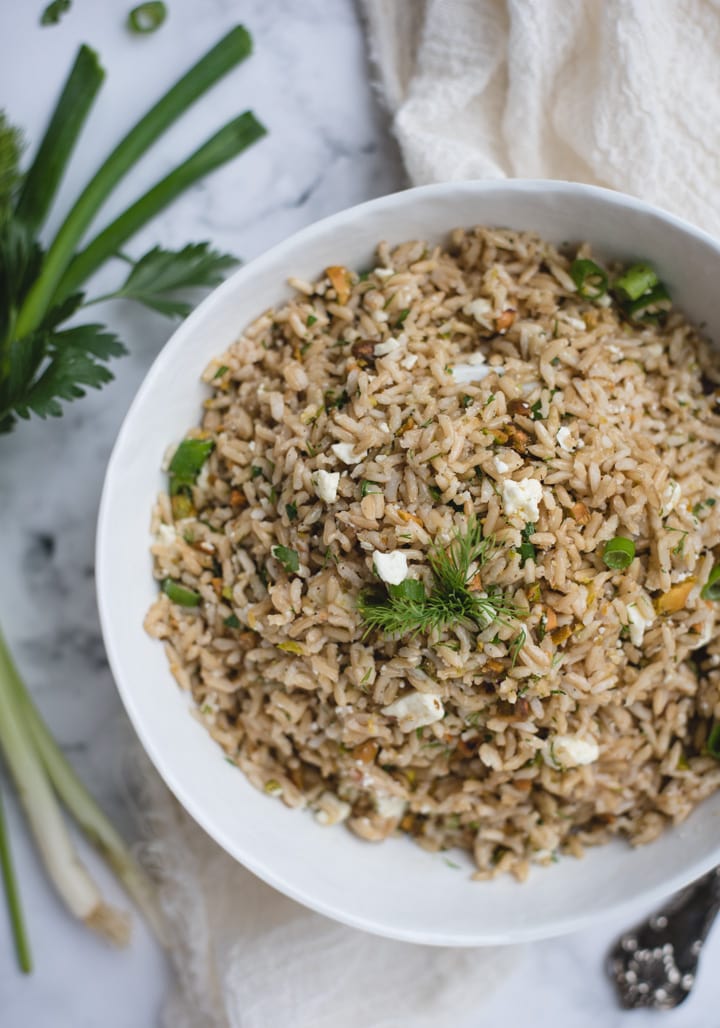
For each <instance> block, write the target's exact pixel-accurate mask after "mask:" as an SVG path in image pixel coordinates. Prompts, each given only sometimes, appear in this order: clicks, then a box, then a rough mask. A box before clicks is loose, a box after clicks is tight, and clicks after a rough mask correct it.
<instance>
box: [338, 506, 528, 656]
mask: <svg viewBox="0 0 720 1028" xmlns="http://www.w3.org/2000/svg"><path fill="white" fill-rule="evenodd" d="M495 549H496V543H495V540H494V539H493V537H492V536H484V535H483V530H482V525H480V523H479V522H478V521H477V519H476V518H474V517H473V518H470V519H469V520H468V523H467V526H466V528H465V530H464V531H458V533H457V534H456V536H455V538H454V539H453V541H452V542H451V543H450V545H449V546H447V547H442V546H439V545H434V546H433V547H432V549H431V550H430V553H429V555H428V563H429V565H430V571H431V572H432V578H433V583H432V588H431V590H430V592H428V591H427V590H426V588H425V585H424V583H423V582H420V581H418V579H414V578H407V579H405V581H404V582H401V583H400V585H389V586H388V587H387V589H383V590H382V591H381V590H380V589H379V588H374V589H370V590H367V591H366V592H364V593H363V594H362V595H361V596H360V600H359V603H358V609H359V611H360V616H361V617H362V619H363V621H364V622H365V625H366V632H365V634H366V635H367V634H368V633H369V632H371V631H372V630H373V629H379V630H380V631H382V632H384V634H385V635H387V636H390V637H393V638H400V637H402V636H405V635H413V636H415V635H418V634H420V633H428V634H430V633H433V632H435V633H439V632H441V631H442V630H443V629H444V628H447V627H448V626H449V625H453V624H462V625H465V626H466V627H467V626H474V627H476V628H478V629H479V630H480V631H482V630H483V629H485V628H487V627H488V625H491V624H492V623H493V622H499V623H500V624H507V623H508V622H509V621H511V620H512V619H513V618H516V617H518V616H519V615H520V614H521V613H522V612H521V611H520V610H519V609H518V608H517V607H515V606H514V604H512V603H510V602H509V601H508V600H507V599H506V597H505V594H504V593H503V591H502V589H501V588H500V587H499V586H489V587H487V588H485V589H482V590H473V589H471V588H470V586H471V583H472V581H473V579H474V577H475V574H476V572H477V571H478V570H479V569H480V568H481V567H482V566H483V565H484V564H486V563H487V561H488V559H489V558H490V556H491V554H492V553H493V551H494V550H495Z"/></svg>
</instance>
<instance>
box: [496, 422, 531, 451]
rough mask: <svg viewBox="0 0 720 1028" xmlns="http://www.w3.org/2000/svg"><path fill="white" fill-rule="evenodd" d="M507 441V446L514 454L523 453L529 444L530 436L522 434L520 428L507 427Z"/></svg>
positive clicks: (525, 433)
mask: <svg viewBox="0 0 720 1028" xmlns="http://www.w3.org/2000/svg"><path fill="white" fill-rule="evenodd" d="M496 438H497V437H496ZM507 441H508V446H511V447H512V448H513V450H515V452H516V453H525V452H526V451H527V448H528V443H529V442H530V436H529V435H528V434H527V432H523V430H522V429H521V428H518V427H517V425H508V427H507Z"/></svg>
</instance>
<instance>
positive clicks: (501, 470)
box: [493, 457, 510, 475]
mask: <svg viewBox="0 0 720 1028" xmlns="http://www.w3.org/2000/svg"><path fill="white" fill-rule="evenodd" d="M493 460H494V462H495V470H496V471H497V473H498V474H499V475H504V474H505V473H506V472H507V471H509V470H510V465H509V464H506V463H505V461H504V460H501V459H500V457H494V458H493Z"/></svg>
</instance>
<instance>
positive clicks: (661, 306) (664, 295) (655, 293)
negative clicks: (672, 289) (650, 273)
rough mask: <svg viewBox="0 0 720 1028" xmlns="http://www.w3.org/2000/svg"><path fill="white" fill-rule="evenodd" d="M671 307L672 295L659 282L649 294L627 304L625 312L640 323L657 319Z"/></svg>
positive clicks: (644, 294)
mask: <svg viewBox="0 0 720 1028" xmlns="http://www.w3.org/2000/svg"><path fill="white" fill-rule="evenodd" d="M670 306H671V300H670V293H668V291H667V289H666V288H665V286H664V285H663V284H662V282H659V283H658V284H657V285H656V286H653V288H652V289H650V290H649V291H648V292H647V293H643V295H642V296H640V297H639V298H638V299H637V300H633V301H632V302H631V303H629V304H627V306H626V307H625V310H626V311H627V313H628V314H629V315H630V317H631V318H635V320H636V321H640V320H642V319H643V318H652V317H655V316H656V315H658V314H661V313H662V312H663V311H667V310H669V309H670Z"/></svg>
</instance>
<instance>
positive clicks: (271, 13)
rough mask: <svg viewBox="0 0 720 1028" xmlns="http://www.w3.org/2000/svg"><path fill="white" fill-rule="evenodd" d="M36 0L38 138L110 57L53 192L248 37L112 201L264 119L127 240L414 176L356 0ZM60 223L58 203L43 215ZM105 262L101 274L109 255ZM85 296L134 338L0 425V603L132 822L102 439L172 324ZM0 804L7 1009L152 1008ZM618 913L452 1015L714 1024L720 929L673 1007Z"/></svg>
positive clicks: (156, 989)
mask: <svg viewBox="0 0 720 1028" xmlns="http://www.w3.org/2000/svg"><path fill="white" fill-rule="evenodd" d="M42 6H43V2H42V0H24V2H23V3H17V2H16V3H12V2H11V0H5V2H4V3H2V4H0V79H1V80H2V94H1V95H2V98H3V100H2V106H3V107H5V108H6V109H7V110H8V112H9V114H10V116H11V119H12V120H13V121H14V122H16V123H18V124H20V125H22V126H23V127H24V128H25V130H26V131H27V136H28V139H29V140H33V139H34V140H37V138H38V136H39V133H40V131H41V128H42V125H43V121H44V119H45V117H46V116H47V114H48V112H49V107H50V104H51V102H52V101H53V100H54V98H55V96H56V94H57V91H58V89H59V86H60V83H61V81H62V79H63V77H64V75H65V73H66V71H67V69H68V67H69V65H70V62H71V61H72V58H73V56H74V53H75V49H76V47H77V45H78V43H80V42H82V41H84V42H88V43H89V44H91V45H92V46H93V47H95V48H96V49H97V50H98V51H99V53H100V55H101V58H102V61H103V64H104V66H105V67H106V69H107V71H108V77H107V81H106V83H105V86H104V88H103V91H102V94H101V97H100V100H99V102H98V103H97V105H96V107H95V109H94V112H93V114H92V116H91V119H90V122H89V124H88V126H87V129H86V131H85V134H84V136H83V138H82V141H81V145H80V146H79V148H78V152H77V154H76V157H75V159H74V160H73V162H72V165H71V167H70V170H69V174H68V179H67V182H66V184H65V186H64V187H63V189H62V192H61V196H60V200H59V205H58V206H59V207H60V209H66V206H67V201H68V198H69V197H70V195H71V193H72V191H73V190H76V189H77V187H78V186H79V185H80V184H81V183H82V182H83V181H84V180H85V179H86V178H87V176H88V175H89V173H90V172H91V171H92V170H94V166H95V164H96V162H97V160H98V158H99V157H100V156H101V155H102V154H103V153H106V152H107V151H108V149H109V148H110V146H111V145H112V144H113V143H114V142H116V141H117V139H118V137H119V134H120V133H121V131H123V130H124V129H126V128H127V127H129V126H130V124H131V122H132V121H133V120H135V118H136V116H137V115H138V114H140V113H141V112H142V111H143V109H144V108H145V107H146V106H147V105H148V104H149V103H150V102H151V101H152V100H153V99H154V98H155V97H156V96H157V95H159V94H160V92H161V91H162V89H164V88H165V87H166V86H167V85H169V84H170V82H171V81H172V79H173V78H174V77H176V76H177V74H178V73H179V71H180V70H181V69H184V68H186V67H187V66H189V64H190V63H191V62H192V61H193V60H194V59H196V57H197V56H199V55H200V54H201V53H202V52H204V50H205V49H207V48H208V47H209V46H210V45H211V44H212V43H213V42H215V41H216V39H217V38H219V37H220V35H222V33H223V32H224V31H226V30H227V29H228V28H229V27H230V26H231V25H232V24H233V23H234V22H235V21H236V20H238V19H242V20H243V22H244V23H245V24H246V25H247V26H248V27H249V28H250V29H251V31H252V33H253V35H254V38H255V43H256V53H255V56H253V58H252V59H251V60H250V61H249V62H247V64H246V65H244V66H243V67H241V68H240V69H239V70H237V71H236V72H235V73H234V74H233V75H232V76H231V77H230V79H229V80H227V81H226V82H224V83H223V84H222V85H221V86H220V87H219V88H218V89H216V90H215V91H214V92H213V93H212V97H211V98H206V100H204V101H203V102H201V103H200V104H199V105H198V106H197V107H196V108H195V109H194V110H193V111H192V112H190V114H189V116H188V117H186V118H185V119H184V120H183V121H182V124H180V125H178V126H177V127H176V128H175V129H174V130H173V131H172V132H170V133H169V135H168V136H167V140H166V142H164V143H163V144H162V146H161V147H159V148H158V149H157V150H155V151H152V152H151V153H150V154H149V155H148V157H147V159H146V160H145V161H143V163H142V165H141V166H140V167H139V168H138V169H137V171H136V172H135V173H134V174H133V175H132V179H131V181H132V185H130V186H128V187H127V189H126V188H123V189H121V190H120V191H119V193H118V197H117V199H116V201H115V202H114V206H115V207H116V208H117V209H120V205H121V204H122V203H124V202H127V201H128V200H129V199H131V198H132V195H133V193H135V192H137V191H139V190H140V189H141V188H144V187H146V186H147V185H148V184H149V183H150V182H151V181H152V180H153V179H154V178H155V177H157V175H158V174H159V173H160V172H162V171H163V170H166V169H167V168H169V167H170V166H171V164H172V162H174V161H176V160H177V159H178V158H180V157H181V156H183V155H184V154H185V153H186V152H188V151H189V149H190V148H194V147H195V146H196V145H197V144H198V142H199V141H200V140H201V139H204V138H205V137H206V136H207V135H209V133H210V131H211V130H212V129H214V128H215V127H217V126H219V125H220V124H222V123H223V121H225V120H228V119H229V118H230V117H232V116H233V115H234V114H237V113H239V111H241V110H243V109H245V108H246V107H252V108H254V110H255V111H256V113H257V114H258V115H259V117H261V119H262V120H263V121H264V122H265V123H266V124H267V125H268V127H269V129H270V133H271V134H270V136H269V138H268V139H267V140H266V141H264V142H263V143H262V145H260V146H258V147H256V148H254V149H253V150H252V151H251V152H249V153H248V154H247V155H245V156H244V157H242V159H240V160H238V161H237V162H236V163H234V164H232V165H231V166H229V167H227V168H225V169H223V170H221V171H220V172H218V173H216V174H215V175H214V176H213V178H212V179H211V180H210V181H208V182H206V183H203V184H201V185H199V186H197V187H196V188H195V189H194V190H192V191H191V193H190V194H189V195H188V196H186V197H184V198H183V199H181V200H180V201H179V202H178V203H176V204H175V205H174V206H173V207H172V210H171V212H170V213H165V214H164V215H162V216H160V217H159V218H157V219H156V221H155V222H154V223H153V224H152V225H151V226H150V227H149V228H148V229H147V230H146V231H145V232H144V233H143V235H142V237H141V238H139V239H138V240H136V241H135V242H134V243H133V247H132V250H133V252H137V253H141V252H143V246H145V248H148V247H149V246H150V245H152V244H154V243H156V242H163V243H165V244H167V245H180V244H182V243H185V242H187V241H190V240H203V239H211V240H212V241H213V242H214V243H215V244H216V245H217V246H219V247H221V248H224V249H228V250H231V251H233V252H236V253H238V254H239V255H241V256H243V257H244V258H250V257H253V256H254V255H256V254H258V253H260V252H262V251H263V250H265V249H266V248H267V247H268V246H270V245H272V244H273V243H275V242H277V241H278V240H280V239H283V238H284V237H286V236H287V235H289V234H290V233H292V232H293V231H295V230H296V229H298V228H300V227H301V226H303V225H305V224H307V223H309V222H312V221H314V220H316V219H317V218H319V217H322V216H323V215H325V214H329V213H331V212H333V211H336V210H339V209H341V208H343V207H347V206H350V205H352V204H354V203H357V202H359V201H361V200H364V199H367V198H369V197H372V196H376V195H378V194H381V193H387V192H391V191H393V190H395V189H398V188H402V186H403V185H404V184H405V182H404V178H403V172H402V168H401V164H400V161H399V159H398V155H397V152H396V148H395V145H394V143H393V142H392V139H391V137H390V136H389V133H388V128H387V124H386V122H385V119H384V118H383V116H382V114H381V113H380V112H379V111H378V110H377V109H376V107H375V104H374V100H373V96H372V91H371V88H370V86H369V83H368V68H367V64H366V57H365V52H364V47H363V37H362V32H361V28H360V25H359V22H358V18H357V15H356V11H355V8H354V6H353V3H352V0H303V2H302V3H300V2H297V0H274V2H268V0H244V2H242V3H240V2H238V0H204V2H202V3H201V2H198V0H170V2H169V4H168V6H169V10H170V16H169V19H168V21H167V23H166V24H165V26H164V27H163V28H162V29H161V31H159V32H158V33H157V34H156V35H150V36H147V37H141V38H137V37H133V36H131V35H130V34H129V33H128V32H127V31H126V30H125V28H124V19H125V16H126V13H127V10H128V8H129V7H130V6H132V0H102V2H100V3H97V2H96V3H91V2H85V0H75V2H74V4H73V8H72V10H71V11H70V13H69V14H68V15H67V16H66V17H65V19H64V20H63V22H62V23H61V24H60V25H59V26H57V27H53V28H40V26H39V23H38V20H39V14H40V11H41V9H42ZM109 213H112V212H111V211H110V210H109ZM57 223H58V217H57V215H55V216H54V217H53V219H52V222H51V228H52V227H53V226H55V225H57ZM104 277H105V278H106V279H107V281H110V273H105V274H104ZM103 284H104V283H103V282H102V281H100V282H99V283H98V287H99V288H100V287H102V286H103ZM98 315H99V316H100V317H102V318H104V319H107V320H108V321H109V322H110V323H111V324H112V326H113V327H114V328H115V329H116V330H118V332H119V333H120V334H121V336H122V338H123V339H125V341H126V342H128V343H129V345H130V349H131V355H130V356H129V357H128V358H126V359H124V360H123V361H121V362H118V364H117V367H116V375H117V381H116V382H115V383H113V384H112V385H111V386H110V387H109V388H108V389H106V390H105V391H104V392H102V393H101V394H97V395H93V396H91V397H89V398H88V399H87V400H85V401H83V402H82V403H80V404H77V405H75V406H73V407H72V408H71V409H70V410H69V411H68V414H67V415H66V416H65V417H64V418H63V419H62V420H60V421H57V422H54V423H52V424H50V425H44V424H41V423H38V422H36V423H32V424H30V425H23V426H21V428H20V430H19V431H18V432H17V433H16V434H15V435H14V436H13V437H12V441H11V442H9V441H8V440H7V439H0V497H2V510H3V513H2V525H3V543H4V547H3V550H4V554H5V562H4V565H3V567H4V574H3V590H2V598H1V599H0V613H1V615H2V624H3V627H4V629H5V631H6V633H7V635H8V637H9V640H10V642H11V644H12V646H13V648H14V651H15V653H16V656H17V658H18V660H19V662H20V664H21V666H22V669H23V671H24V673H25V675H26V677H27V679H28V682H29V683H30V685H31V687H32V689H33V692H34V694H35V695H36V696H37V699H38V702H39V703H40V705H41V707H42V709H43V711H44V713H45V714H46V715H47V718H48V720H49V721H50V723H51V725H52V727H53V729H54V731H55V732H56V734H57V736H58V738H59V739H60V740H61V742H62V744H63V745H64V747H65V748H66V750H67V752H68V754H69V756H70V757H71V759H72V760H73V761H74V763H75V764H76V766H77V768H78V770H79V772H80V774H81V775H82V777H83V778H84V780H85V781H86V782H88V783H90V784H91V785H92V787H93V789H94V791H95V793H96V794H97V796H98V798H99V799H100V800H101V801H102V802H103V804H104V805H105V806H106V807H107V809H108V810H109V811H110V812H111V813H112V814H113V816H114V817H115V818H116V819H117V820H118V822H119V823H120V824H122V825H124V826H125V827H129V820H130V819H129V815H128V812H127V808H126V805H125V802H124V798H123V793H122V788H121V786H120V784H119V783H120V781H121V778H122V776H121V773H120V772H121V760H122V751H123V745H124V740H126V739H127V738H128V733H129V731H130V729H129V727H128V726H127V723H126V721H125V718H124V715H123V713H122V711H121V708H120V703H119V700H118V697H117V694H116V692H115V690H114V687H113V683H112V679H111V677H110V673H109V670H108V667H107V663H106V660H105V656H104V653H103V646H102V642H101V639H100V633H99V628H98V621H97V614H96V610H95V596H94V588H93V544H94V527H95V517H96V510H97V504H98V498H99V493H100V488H101V484H102V478H103V473H104V468H105V463H106V461H107V458H108V455H109V452H110V448H111V446H112V442H113V439H114V437H115V434H116V432H117V430H118V428H119V425H120V422H121V420H122V417H123V415H124V412H125V410H126V409H127V407H128V405H129V403H130V400H131V398H132V396H133V394H134V392H135V390H136V389H137V387H138V385H139V383H140V381H141V379H142V377H143V375H144V373H145V371H146V369H147V367H148V365H149V364H150V362H151V360H152V359H153V357H154V356H155V354H156V353H157V351H158V349H159V347H160V346H161V345H162V343H163V342H164V340H165V339H166V337H167V335H168V334H169V328H168V325H167V323H166V322H164V321H163V320H162V319H161V318H159V317H154V316H153V315H150V314H148V313H147V312H143V311H138V310H134V309H130V308H125V307H123V306H121V305H115V306H113V307H112V308H108V309H103V308H98ZM9 816H10V820H11V828H12V834H13V838H14V844H15V845H14V849H15V854H16V858H17V862H18V865H19V870H20V877H21V886H22V894H23V898H24V902H25V907H26V912H27V918H28V922H29V927H30V931H31V934H32V942H33V948H34V952H35V962H36V971H35V973H34V975H33V976H32V977H31V978H24V977H22V976H21V975H20V974H19V973H17V972H16V970H15V965H14V961H13V958H12V953H11V949H10V938H9V934H8V930H7V925H6V918H5V916H4V910H2V909H0V1024H1V1025H2V1028H95V1026H98V1025H103V1028H128V1026H132V1028H150V1026H154V1025H156V1024H158V1018H159V1011H160V1006H161V1002H162V997H163V993H164V990H165V987H166V983H167V982H168V980H169V975H170V971H169V969H168V967H167V965H166V962H165V959H164V957H163V956H162V954H161V953H160V952H159V951H158V949H157V948H156V947H155V945H154V943H153V942H152V940H151V939H150V938H149V937H148V935H147V934H146V932H145V931H144V930H143V928H142V926H139V927H138V929H137V931H136V934H135V937H134V940H133V943H132V945H131V947H130V948H129V949H128V950H127V951H124V952H122V953H116V952H112V951H110V950H108V949H106V948H105V947H104V946H103V945H102V944H101V943H100V942H98V941H96V939H95V938H94V937H92V936H90V935H89V934H88V933H87V932H86V931H85V930H84V929H81V928H79V927H78V926H76V925H75V924H74V923H73V922H72V921H71V920H70V919H69V918H68V917H67V916H66V914H65V913H64V911H63V909H61V907H60V905H59V903H58V901H57V900H56V898H55V896H54V894H53V892H52V890H51V888H50V887H49V885H48V884H47V882H46V880H45V878H44V877H43V874H42V871H41V869H40V867H39V865H38V862H37V859H36V857H35V854H34V852H33V849H32V846H31V845H30V843H29V842H28V840H27V836H26V833H25V829H24V826H23V825H22V822H21V819H20V816H19V813H18V810H17V807H16V805H15V804H14V803H11V809H10V811H9ZM89 859H90V861H91V862H92V864H93V867H94V868H97V873H98V875H99V876H100V878H101V880H102V881H103V883H107V889H108V892H109V893H110V894H111V895H112V896H117V898H118V899H119V894H118V890H117V888H116V887H115V885H114V883H113V882H112V881H110V879H109V877H108V876H107V875H106V874H105V872H104V870H103V869H102V868H100V867H99V866H98V864H97V861H95V860H94V858H93V857H92V856H91V857H89ZM623 927H625V926H624V925H623V924H621V923H618V922H617V920H612V919H611V920H609V921H608V922H607V923H605V924H603V925H599V926H596V927H595V928H593V929H592V930H591V931H588V932H586V933H584V934H583V935H582V936H569V937H566V938H563V939H558V940H554V941H550V942H546V943H538V944H536V945H532V946H527V947H524V948H523V950H522V952H521V953H519V954H518V962H517V966H516V969H515V971H514V972H513V974H512V976H511V977H510V978H509V979H508V980H506V981H505V982H503V983H501V984H500V985H499V987H498V989H497V991H496V992H495V993H494V994H493V995H492V996H491V997H490V998H489V1000H488V1003H487V1005H486V1006H485V1007H483V1008H482V1009H481V1010H478V1011H468V1019H467V1022H466V1025H457V1024H456V1025H454V1026H453V1028H482V1026H485V1025H487V1026H495V1025H499V1024H509V1025H515V1024H520V1023H524V1022H526V1021H528V1022H531V1023H532V1024H533V1025H534V1028H621V1026H622V1028H624V1026H626V1025H633V1026H634V1028H648V1026H650V1025H652V1024H663V1025H665V1024H666V1025H667V1026H668V1028H707V1026H709V1025H712V1024H716V1023H717V1001H718V998H719V997H720V989H719V988H718V986H717V979H716V978H715V974H714V970H713V964H716V963H717V961H718V960H720V931H717V932H715V935H714V937H712V938H711V940H710V942H709V943H708V946H707V951H706V954H705V958H704V961H703V963H704V973H703V974H702V975H701V977H700V981H699V984H698V985H697V988H696V991H695V992H694V994H693V995H692V997H691V998H690V999H689V1000H688V1002H687V1003H686V1004H685V1006H684V1007H683V1008H680V1009H679V1010H678V1011H675V1012H672V1013H669V1014H647V1013H623V1012H621V1011H620V1010H619V1009H618V1008H617V1006H616V1004H615V1002H614V999H613V996H612V993H611V990H610V987H609V986H608V984H607V982H606V980H605V977H604V974H603V970H602V961H603V956H604V954H605V951H606V949H607V947H608V945H609V944H610V942H611V940H613V939H614V937H615V936H616V935H617V933H618V932H619V931H620V930H621V929H622V928H623ZM269 1028H272V1026H269ZM278 1028H291V1026H278ZM368 1028H371V1026H368ZM408 1028H412V1026H408ZM441 1028H445V1026H444V1025H441Z"/></svg>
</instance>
